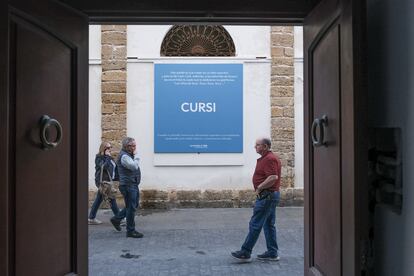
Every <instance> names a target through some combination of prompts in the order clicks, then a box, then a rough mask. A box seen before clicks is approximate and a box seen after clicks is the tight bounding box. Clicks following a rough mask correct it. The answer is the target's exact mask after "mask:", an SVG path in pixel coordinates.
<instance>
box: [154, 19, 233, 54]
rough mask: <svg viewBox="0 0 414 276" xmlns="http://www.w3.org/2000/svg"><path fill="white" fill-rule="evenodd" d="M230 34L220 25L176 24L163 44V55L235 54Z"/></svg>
mask: <svg viewBox="0 0 414 276" xmlns="http://www.w3.org/2000/svg"><path fill="white" fill-rule="evenodd" d="M235 55H236V48H235V46H234V42H233V39H232V38H231V36H230V34H229V33H228V32H227V31H226V29H224V27H223V26H219V25H176V26H173V27H171V29H170V30H169V31H168V32H167V34H166V35H165V37H164V40H163V42H162V44H161V56H204V57H212V56H216V57H217V56H235Z"/></svg>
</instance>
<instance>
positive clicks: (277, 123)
mask: <svg viewBox="0 0 414 276" xmlns="http://www.w3.org/2000/svg"><path fill="white" fill-rule="evenodd" d="M293 35H294V34H293V27H272V31H271V47H272V48H271V55H272V70H271V111H272V113H271V121H272V122H271V127H272V130H271V133H272V134H271V135H272V137H271V138H272V150H273V151H274V152H276V153H277V154H278V155H279V157H280V158H281V161H282V168H283V169H282V180H281V185H282V187H283V188H292V187H294V166H295V155H294V152H295V148H294V146H295V137H294V127H295V118H294V106H293V103H294V102H293V101H294V63H293V62H294V49H293V41H294V40H293Z"/></svg>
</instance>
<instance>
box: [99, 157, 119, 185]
mask: <svg viewBox="0 0 414 276" xmlns="http://www.w3.org/2000/svg"><path fill="white" fill-rule="evenodd" d="M111 160H112V161H114V160H113V158H112V157H111V156H108V155H100V154H97V155H96V157H95V184H96V186H99V181H100V178H101V166H102V164H103V174H102V180H103V181H110V180H111V179H112V175H113V174H114V170H115V177H114V179H112V180H119V175H118V168H117V166H116V165H114V164H115V163H112V162H111Z"/></svg>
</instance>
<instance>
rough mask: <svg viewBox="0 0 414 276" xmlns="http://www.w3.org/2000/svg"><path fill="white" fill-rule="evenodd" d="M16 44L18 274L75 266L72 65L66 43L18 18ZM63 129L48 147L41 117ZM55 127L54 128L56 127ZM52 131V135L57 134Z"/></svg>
mask: <svg viewBox="0 0 414 276" xmlns="http://www.w3.org/2000/svg"><path fill="white" fill-rule="evenodd" d="M15 24H16V25H15V27H14V28H13V30H14V33H13V34H12V36H13V37H15V45H14V46H15V49H16V57H15V60H16V63H15V66H16V68H15V72H16V73H15V74H16V90H15V99H16V102H15V110H16V137H15V139H16V152H15V155H16V157H15V158H16V169H15V170H16V186H15V192H16V203H15V204H16V205H15V206H16V207H15V219H16V229H15V233H16V249H15V250H16V251H15V254H16V260H15V262H16V275H64V274H66V273H68V272H71V271H72V268H71V266H72V263H71V262H72V260H71V255H72V254H73V252H71V251H72V250H71V248H72V245H73V244H74V242H75V241H74V240H73V236H71V229H73V225H72V224H71V214H72V213H74V212H75V211H76V202H71V192H72V190H73V189H74V187H73V184H74V183H73V182H72V181H71V175H72V174H73V172H72V168H73V167H72V166H71V165H72V162H71V136H72V129H71V122H70V118H71V112H73V111H72V108H71V78H72V75H71V67H72V62H71V61H72V58H73V57H72V51H71V49H70V48H68V46H67V45H65V44H63V43H62V42H61V41H59V40H58V39H57V38H55V37H53V36H52V35H50V34H48V33H47V32H45V31H42V30H39V28H37V27H35V26H30V25H29V23H25V24H21V22H20V21H16V22H15ZM42 115H49V116H50V117H52V118H55V119H56V120H58V121H59V122H60V124H61V125H62V129H63V138H62V141H61V143H60V144H59V145H58V146H57V147H56V148H54V149H49V150H44V149H42V146H41V141H40V124H39V122H40V118H41V117H42ZM53 129H54V128H51V130H53ZM53 136H55V135H54V134H53V133H50V137H49V139H50V140H52V141H53V140H55V137H53Z"/></svg>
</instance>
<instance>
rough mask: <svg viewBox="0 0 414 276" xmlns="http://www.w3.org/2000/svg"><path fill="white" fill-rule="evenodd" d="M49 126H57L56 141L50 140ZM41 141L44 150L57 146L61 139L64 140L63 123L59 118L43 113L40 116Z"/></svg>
mask: <svg viewBox="0 0 414 276" xmlns="http://www.w3.org/2000/svg"><path fill="white" fill-rule="evenodd" d="M49 127H55V128H56V139H55V141H49V140H48V137H47V135H46V133H47V130H48V128H49ZM40 141H41V142H42V147H43V149H44V150H48V149H52V148H56V147H57V146H58V145H59V143H60V141H62V125H61V124H60V123H59V121H58V120H56V119H52V118H50V117H49V116H48V115H43V116H42V117H41V118H40Z"/></svg>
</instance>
